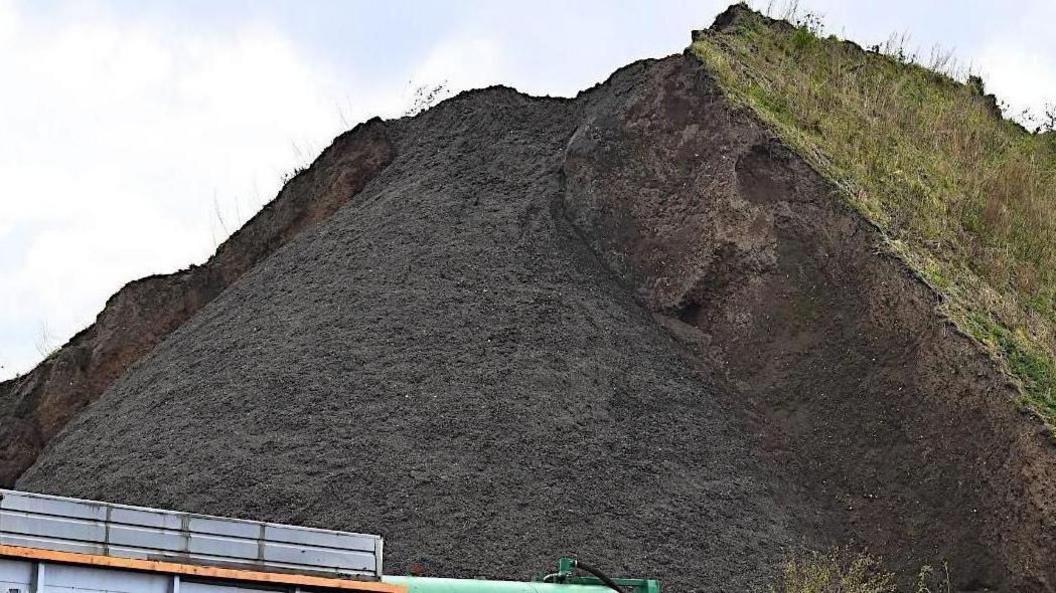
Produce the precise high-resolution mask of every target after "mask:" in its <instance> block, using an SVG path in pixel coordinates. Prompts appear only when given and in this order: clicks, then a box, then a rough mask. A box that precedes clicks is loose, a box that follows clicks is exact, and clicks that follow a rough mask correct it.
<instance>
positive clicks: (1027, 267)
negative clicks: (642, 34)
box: [691, 13, 1056, 428]
mask: <svg viewBox="0 0 1056 593" xmlns="http://www.w3.org/2000/svg"><path fill="white" fill-rule="evenodd" d="M691 48H692V51H693V53H694V54H695V55H696V56H697V58H698V59H699V60H700V61H701V62H702V63H703V64H704V65H705V66H706V67H707V69H708V70H709V71H710V73H711V74H712V76H713V77H714V78H715V79H716V80H717V82H718V83H719V85H720V86H721V87H722V88H723V90H724V91H725V92H726V93H727V95H728V96H729V97H730V98H731V99H732V100H734V101H735V102H736V103H738V104H741V105H743V106H746V107H748V108H750V109H752V110H753V111H754V112H755V113H756V114H758V116H759V117H760V118H761V119H762V120H763V121H764V122H765V123H766V124H767V125H768V126H770V127H771V128H772V129H773V130H774V131H775V133H777V135H778V136H779V137H780V138H781V139H782V140H783V141H784V142H785V143H786V144H788V145H789V147H790V148H792V149H793V150H795V151H796V152H797V153H799V154H800V155H801V156H802V157H804V158H805V159H806V160H807V161H808V162H809V163H810V164H811V165H812V166H813V167H814V168H815V169H816V170H817V171H819V172H820V173H821V174H822V175H823V176H825V177H826V178H828V179H829V180H830V181H832V182H833V183H834V184H835V185H836V186H838V187H839V188H840V189H841V190H842V193H843V195H844V196H845V197H846V199H847V200H848V202H849V203H850V204H851V205H853V206H854V207H856V208H857V209H858V210H859V211H860V212H861V213H862V214H863V215H864V216H866V217H867V218H868V219H869V220H871V221H872V222H874V223H875V224H876V225H877V226H878V227H879V228H880V229H881V231H882V232H883V233H884V235H885V236H886V237H887V240H888V246H889V248H890V249H891V251H892V252H893V253H895V254H897V255H898V256H899V257H901V258H902V259H903V260H904V261H906V262H907V264H909V265H910V266H911V267H912V268H913V269H915V270H916V271H917V272H918V274H919V275H920V277H921V278H923V279H924V280H925V281H926V282H927V283H928V284H929V285H931V286H932V287H933V288H934V289H935V290H936V291H938V292H939V293H940V294H942V295H943V296H944V304H943V306H942V308H943V312H944V313H945V314H946V315H948V316H949V318H950V319H951V320H952V321H953V322H954V323H955V324H956V325H957V326H958V328H959V329H961V330H962V331H963V332H964V333H966V334H968V335H970V336H972V337H974V338H975V339H976V340H978V341H979V343H981V344H983V345H984V346H985V347H986V349H987V350H988V351H989V352H990V353H991V354H992V355H993V357H994V359H995V360H996V361H998V363H999V364H1000V365H1001V367H1002V368H1003V369H1004V370H1005V371H1006V373H1007V374H1008V375H1009V376H1010V377H1011V378H1012V379H1013V380H1014V382H1015V384H1016V385H1018V386H1019V388H1020V392H1021V394H1022V401H1023V402H1024V403H1025V404H1027V405H1029V406H1030V407H1031V409H1033V410H1034V411H1035V412H1036V413H1037V414H1038V415H1039V416H1040V417H1041V418H1042V419H1043V420H1044V421H1045V422H1046V424H1047V425H1048V426H1049V427H1050V428H1052V427H1054V426H1056V397H1054V395H1053V394H1054V393H1056V364H1054V360H1056V339H1054V336H1056V141H1054V139H1053V138H1054V134H1053V133H1052V132H1049V133H1041V132H1034V133H1032V132H1028V131H1027V130H1025V129H1024V128H1023V127H1021V126H1020V125H1018V124H1016V123H1015V122H1012V121H1009V120H1006V119H1004V118H1002V117H1001V115H1000V112H999V111H998V110H997V107H996V104H995V102H994V100H993V98H992V97H988V96H986V95H985V92H984V91H983V86H982V82H981V81H980V80H978V79H976V78H974V77H973V78H971V79H970V80H969V81H968V82H967V83H963V82H960V81H959V80H957V79H956V78H955V76H953V75H952V74H951V73H949V72H944V71H942V70H943V68H944V67H945V64H948V63H949V56H948V55H946V56H940V57H939V58H937V59H936V61H935V64H934V67H933V68H929V67H925V66H922V65H920V64H918V63H915V62H914V61H913V59H912V58H911V57H908V56H907V55H906V53H905V51H904V50H903V49H901V47H900V46H899V47H894V46H890V45H889V46H888V47H887V48H886V51H885V50H882V49H880V48H877V49H872V50H864V49H862V48H860V47H859V46H857V45H855V44H853V43H849V42H846V41H842V40H840V39H837V38H835V37H832V36H828V37H825V36H822V35H821V34H820V24H819V23H818V21H817V20H816V19H815V18H813V17H809V18H807V19H805V20H800V21H799V23H798V25H788V24H787V23H784V22H781V21H772V20H770V19H768V18H766V17H764V16H762V15H759V14H756V13H746V14H745V15H744V16H743V18H741V19H740V20H739V21H738V24H737V26H736V27H735V28H733V29H732V30H729V31H727V32H715V31H707V32H704V33H703V34H701V35H698V36H697V38H696V39H695V40H694V42H693V45H692V46H691Z"/></svg>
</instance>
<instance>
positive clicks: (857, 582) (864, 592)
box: [770, 548, 952, 593]
mask: <svg viewBox="0 0 1056 593" xmlns="http://www.w3.org/2000/svg"><path fill="white" fill-rule="evenodd" d="M897 582H898V579H897V578H896V575H895V574H894V573H893V572H890V571H889V570H887V569H886V568H884V566H883V563H882V562H881V561H880V560H879V559H877V558H875V557H873V556H870V555H868V554H865V553H857V554H851V553H850V552H848V551H847V550H846V549H843V548H836V549H834V550H831V551H829V552H827V553H820V552H813V553H811V554H808V555H799V556H790V557H789V558H788V559H787V560H786V561H785V563H784V564H783V565H782V566H781V572H780V575H779V576H778V578H777V582H776V584H775V585H774V586H772V587H771V588H770V591H771V593H898V591H900V590H901V589H900V588H899V586H898V584H897ZM951 588H952V587H951V584H950V574H949V569H948V568H947V567H946V566H945V565H944V566H943V567H942V571H937V570H935V569H934V568H932V567H931V566H923V567H921V569H920V570H919V571H918V572H917V575H916V579H915V581H914V584H913V588H912V592H913V593H950V591H951Z"/></svg>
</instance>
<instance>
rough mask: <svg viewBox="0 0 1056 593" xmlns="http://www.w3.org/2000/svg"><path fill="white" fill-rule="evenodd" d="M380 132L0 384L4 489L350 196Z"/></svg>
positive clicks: (356, 142) (0, 481)
mask: <svg viewBox="0 0 1056 593" xmlns="http://www.w3.org/2000/svg"><path fill="white" fill-rule="evenodd" d="M388 133H389V132H388V125H387V124H386V123H385V122H383V121H382V120H381V119H378V118H374V119H372V120H370V121H368V122H365V123H363V124H360V125H358V126H356V127H355V128H353V129H352V130H350V131H348V132H345V133H343V134H341V135H340V136H338V137H337V138H335V139H334V141H333V143H332V144H331V145H330V146H329V147H328V148H327V149H326V150H324V151H323V152H322V153H321V154H320V155H319V157H318V158H317V159H316V160H315V161H314V162H313V163H312V165H311V166H310V167H308V168H307V169H305V170H303V171H300V172H299V173H297V174H296V175H295V176H294V177H293V178H291V179H290V180H289V182H287V183H286V185H285V186H284V187H283V188H282V190H280V191H279V194H278V195H277V196H276V197H275V199H274V200H272V201H271V202H269V203H268V204H267V205H265V206H264V207H263V208H262V209H261V210H260V212H258V213H257V214H256V215H254V216H253V217H252V218H251V219H250V220H249V221H247V222H246V223H245V224H244V225H243V226H242V227H241V228H240V229H238V230H237V231H235V232H234V234H232V235H231V236H230V237H229V238H228V239H227V240H226V241H224V242H223V243H222V244H220V246H219V247H217V249H216V252H215V253H214V254H213V256H211V257H210V258H209V260H208V261H207V262H206V263H205V264H203V265H200V266H195V265H192V266H191V267H189V268H187V269H185V270H180V271H178V272H175V273H172V274H163V275H154V276H148V277H146V278H141V279H139V280H135V281H132V282H129V283H128V284H126V285H125V286H124V287H122V288H121V289H120V290H118V291H117V292H116V293H114V295H113V296H111V297H110V298H109V299H108V300H107V302H106V305H105V306H104V308H103V310H102V311H101V312H100V313H99V315H98V316H97V317H96V320H95V322H94V323H92V325H90V326H88V327H87V328H85V329H84V330H82V331H80V332H78V333H77V334H76V335H75V336H73V338H71V339H70V340H69V341H68V342H67V343H66V344H65V345H63V346H62V347H61V348H59V349H58V350H57V351H55V352H54V353H52V354H51V355H49V356H48V357H47V358H46V359H45V360H44V361H42V362H41V363H40V364H38V365H37V366H36V367H35V368H34V369H33V370H31V371H29V372H28V373H26V374H25V375H22V376H20V377H16V378H14V379H11V380H8V381H5V382H3V383H0V486H2V487H5V488H6V487H10V486H12V485H13V484H14V483H15V481H16V480H17V479H18V477H19V476H20V475H21V474H22V473H23V472H24V471H25V470H26V469H27V468H28V467H30V466H31V465H32V464H33V463H34V462H35V461H36V458H37V456H38V455H39V454H40V452H41V451H42V450H43V448H44V447H45V446H46V445H47V443H48V441H49V440H50V439H51V438H52V437H53V436H55V435H56V434H57V433H58V432H59V431H60V430H62V428H63V427H64V426H65V425H66V424H67V423H68V422H69V421H70V420H71V419H72V418H73V417H74V416H76V415H77V414H78V413H79V412H80V410H82V409H83V408H84V407H85V406H87V405H88V404H90V403H91V402H93V401H95V400H96V399H97V398H98V397H99V396H100V395H102V393H103V392H104V391H105V390H106V389H107V388H108V387H109V386H110V385H111V384H113V382H114V381H116V380H117V379H118V378H119V377H120V376H121V375H122V374H123V373H124V372H125V371H126V370H127V369H128V368H129V367H130V366H132V365H133V364H135V363H136V362H137V361H138V360H140V359H141V358H142V357H143V356H144V355H145V354H147V353H148V352H150V351H151V349H153V348H154V346H155V345H157V344H158V343H159V342H161V341H162V340H163V339H165V337H166V336H168V335H169V334H170V333H172V332H173V331H174V330H175V329H176V328H178V327H180V326H181V325H182V324H183V323H184V322H186V321H187V320H188V319H190V318H191V316H193V315H194V314H195V313H196V312H197V311H199V310H200V309H201V308H202V307H204V306H205V305H206V304H207V303H209V302H210V301H211V300H213V299H214V298H215V297H216V296H217V295H218V294H220V293H221V292H223V290H224V289H225V288H227V287H228V286H229V285H230V284H231V283H232V282H234V281H235V280H236V279H238V278H239V277H240V276H242V275H243V274H244V273H245V272H246V271H247V270H249V269H251V268H252V267H253V266H255V265H257V264H258V263H260V262H261V261H263V260H264V259H266V258H267V257H268V256H269V255H271V254H272V253H274V252H275V251H276V250H277V249H279V248H280V247H282V246H283V245H285V244H286V243H287V242H289V241H290V239H292V238H293V237H295V236H297V235H298V234H299V233H301V232H303V231H304V230H306V229H309V228H312V227H314V226H315V225H317V224H319V222H320V221H323V220H326V219H327V218H329V217H330V216H331V215H332V214H333V213H334V212H335V211H337V209H338V208H340V207H341V206H342V205H343V204H345V203H347V202H348V201H349V200H351V199H352V198H353V197H354V196H355V195H356V194H358V193H359V192H360V191H361V190H362V189H363V187H364V186H365V185H366V184H367V182H369V181H370V180H371V179H373V178H374V177H375V176H377V174H378V173H379V172H380V171H381V170H383V169H384V168H385V167H386V166H387V165H388V164H389V163H390V162H391V161H392V159H393V157H394V147H393V143H392V142H391V140H390V138H389V137H388Z"/></svg>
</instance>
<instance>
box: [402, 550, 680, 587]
mask: <svg viewBox="0 0 1056 593" xmlns="http://www.w3.org/2000/svg"><path fill="white" fill-rule="evenodd" d="M576 569H579V570H583V571H585V572H588V573H591V575H590V576H585V575H577V574H576ZM381 581H382V582H383V583H389V584H392V585H400V586H403V587H406V588H407V593H613V591H619V592H621V593H660V582H659V581H656V580H653V579H623V578H609V577H607V576H605V575H604V574H602V573H601V572H600V571H598V570H597V569H595V568H594V567H592V566H590V565H589V564H586V563H584V562H581V561H579V560H576V559H575V558H561V559H560V560H559V561H558V566H557V572H555V573H552V574H549V575H546V576H545V577H542V578H541V579H538V580H535V581H492V580H486V579H448V578H437V577H418V576H393V575H384V576H382V577H381Z"/></svg>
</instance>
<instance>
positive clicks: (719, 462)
mask: <svg viewBox="0 0 1056 593" xmlns="http://www.w3.org/2000/svg"><path fill="white" fill-rule="evenodd" d="M384 125H385V126H387V130H386V134H387V137H388V138H390V139H391V142H392V143H393V146H394V149H393V150H394V153H395V156H394V158H393V159H392V161H391V163H390V164H389V165H388V166H387V167H386V168H385V169H384V170H383V171H381V172H380V173H379V174H378V175H377V176H376V177H374V178H373V179H372V180H371V181H370V182H369V183H368V184H367V185H366V186H365V187H364V188H363V190H362V191H360V192H359V193H358V194H356V195H355V197H353V198H352V199H351V200H350V201H349V202H348V203H347V204H346V205H344V206H342V207H341V208H340V209H339V210H337V211H336V212H335V213H334V214H333V216H332V217H330V218H329V219H328V220H326V221H325V222H321V223H320V224H318V225H317V226H315V227H314V228H312V229H310V230H306V231H304V232H302V233H301V234H300V235H298V236H297V237H295V238H294V239H292V240H291V241H290V242H289V243H288V244H286V245H285V246H284V247H282V248H280V249H279V250H278V251H276V252H275V253H274V254H272V255H271V256H270V257H268V258H267V259H265V260H263V261H262V262H261V263H259V264H257V265H256V266H255V267H253V268H252V269H251V270H250V271H249V272H247V273H246V274H245V275H243V276H242V277H241V278H240V279H238V280H237V281H235V282H234V283H233V284H232V285H231V286H230V287H228V288H227V289H226V290H225V291H224V292H222V293H221V294H220V295H219V296H217V297H216V298H215V299H214V300H213V301H212V302H210V303H209V304H208V305H207V306H205V307H204V308H203V309H202V310H201V311H200V312H198V314H196V315H195V316H194V317H193V318H191V320H190V321H188V322H187V323H186V324H184V325H183V326H182V327H180V328H179V329H178V330H176V331H175V332H174V333H173V334H172V335H171V336H169V337H168V339H166V340H165V341H164V342H162V343H161V344H160V345H158V346H157V347H156V348H155V349H154V350H153V351H152V352H151V353H150V354H149V355H148V356H146V357H145V358H143V359H142V360H140V361H139V362H138V363H137V364H136V365H135V366H133V367H132V368H131V369H130V370H129V371H128V372H127V373H126V374H125V375H124V376H123V377H122V378H121V379H120V380H119V381H117V383H115V384H114V385H113V386H112V387H111V388H110V389H109V390H108V391H107V392H106V393H105V394H104V396H103V397H102V398H101V399H100V400H99V401H98V402H96V403H95V404H94V405H93V406H91V407H90V408H89V409H88V410H87V411H86V412H85V413H83V414H82V415H81V416H80V417H79V418H77V419H76V420H75V421H73V422H72V423H71V424H70V425H68V426H67V428H66V430H65V431H64V432H63V433H62V434H60V436H59V437H57V438H56V439H55V440H53V442H52V443H51V444H50V445H49V447H48V449H47V450H46V451H45V452H44V454H43V455H42V456H41V457H40V459H39V461H38V462H37V464H36V465H35V466H33V468H31V469H30V470H29V471H28V472H27V473H26V474H25V475H24V476H23V477H22V479H21V480H20V482H19V486H20V487H23V488H27V489H31V490H42V491H48V492H54V493H61V494H68V495H75V496H84V497H91V498H101V499H108V500H115V501H120V502H127V503H139V504H149V505H158V506H166V507H175V508H179V509H186V510H191V511H198V512H208V513H218V514H231V515H241V516H247V517H253V518H257V519H266V520H276V521H289V522H295V523H303V524H309V525H316V526H323V527H328V528H336V529H352V530H362V531H368V532H380V533H383V534H384V535H385V536H386V538H387V541H386V551H387V553H386V562H387V566H388V568H389V570H390V571H393V572H399V571H402V570H404V569H406V568H407V567H408V565H410V564H411V563H415V562H417V563H421V564H423V565H424V566H425V567H426V570H427V571H428V573H430V574H433V575H445V576H477V575H484V576H491V577H502V578H523V577H527V576H529V575H530V574H532V573H536V572H539V571H542V570H545V569H546V568H547V567H548V566H549V565H550V563H551V562H552V560H553V559H554V558H555V557H557V556H558V555H560V554H562V553H576V554H579V555H581V556H582V557H584V558H589V559H591V560H592V561H594V562H595V563H596V564H599V565H601V566H604V567H605V568H606V569H608V570H609V571H611V572H613V573H618V574H626V575H642V576H656V577H659V578H661V579H663V580H664V581H665V583H666V585H667V586H668V587H669V589H670V590H674V591H686V590H691V589H699V590H707V591H743V590H746V589H750V588H752V587H755V586H763V585H764V584H765V583H766V582H767V580H768V579H769V578H771V577H772V576H773V573H774V571H775V569H776V567H777V565H778V564H779V562H780V560H781V558H782V556H783V555H784V554H785V553H786V551H788V550H792V549H796V548H798V547H800V546H806V547H811V548H819V547H827V546H830V545H834V544H848V545H851V546H853V547H866V548H868V549H870V550H871V551H873V552H875V553H879V554H881V555H883V556H884V557H885V559H886V560H888V561H889V562H891V563H892V564H893V565H894V566H895V567H898V568H901V569H905V570H915V569H916V567H919V565H920V564H921V563H925V562H928V563H933V564H934V563H939V562H941V561H942V560H943V559H946V560H948V561H949V562H950V571H951V574H952V576H953V578H954V580H955V582H956V585H957V586H959V587H961V588H963V589H965V590H973V589H982V588H986V587H989V588H996V589H1003V590H1012V589H1014V588H1020V589H1025V590H1037V591H1042V590H1052V587H1053V585H1054V582H1056V581H1054V578H1056V573H1054V572H1053V571H1054V568H1053V565H1052V563H1051V562H1050V560H1051V556H1050V555H1051V554H1052V552H1053V551H1056V546H1054V545H1053V541H1052V537H1053V529H1052V528H1053V514H1052V510H1051V509H1052V502H1051V501H1052V500H1053V492H1052V490H1053V484H1056V481H1054V480H1053V474H1054V464H1053V461H1052V460H1053V457H1052V454H1051V451H1049V450H1047V447H1048V445H1047V443H1046V441H1045V439H1044V437H1043V436H1042V435H1040V434H1038V432H1037V429H1036V428H1035V427H1033V426H1032V425H1031V423H1030V422H1029V421H1025V420H1024V419H1022V418H1020V417H1018V414H1017V412H1016V411H1015V409H1014V407H1013V406H1012V405H1010V403H1009V401H1008V399H1009V398H1011V395H1012V392H1011V391H1010V390H1009V389H1008V388H1007V387H1006V386H1005V384H1004V382H1003V381H1002V378H1001V377H1000V375H999V374H998V373H997V372H996V371H994V370H993V369H992V365H991V364H990V363H989V361H988V360H987V359H986V358H985V356H984V355H982V354H981V353H980V352H979V351H978V350H977V349H976V348H974V347H973V345H972V344H971V343H970V342H969V341H968V340H966V339H964V338H963V337H961V336H959V335H957V334H955V333H953V332H952V331H951V330H950V328H949V327H948V326H947V325H946V324H944V323H943V322H942V321H941V319H940V318H939V317H938V316H937V315H936V314H935V313H934V312H933V306H934V297H933V296H932V295H931V293H929V292H928V291H927V289H926V288H925V287H924V286H923V285H921V284H919V283H918V282H916V281H915V279H914V278H913V277H911V276H910V275H909V274H907V273H906V271H905V270H904V269H903V268H902V267H901V266H900V265H899V264H898V263H897V262H896V261H893V260H891V259H889V258H887V257H885V256H883V255H881V254H880V253H879V250H878V249H877V239H878V237H877V236H876V235H875V233H874V231H873V230H872V229H871V228H870V227H868V226H867V225H866V224H864V223H863V222H862V221H861V220H860V218H858V217H857V216H856V215H854V214H853V213H851V212H849V211H847V210H846V209H844V208H843V207H842V206H840V202H839V200H838V198H837V197H835V196H834V195H833V194H832V193H831V191H830V189H829V188H828V187H827V186H826V185H825V183H823V182H822V180H821V179H820V178H818V177H817V176H816V175H815V174H814V173H813V172H812V171H810V170H809V169H808V168H807V167H806V166H805V165H803V164H802V162H800V161H798V160H797V159H795V158H794V157H792V156H791V155H790V154H788V153H787V151H785V150H784V149H783V148H782V147H781V146H779V145H777V144H775V143H774V142H773V141H772V140H771V139H770V138H769V136H768V134H767V133H766V132H764V131H763V130H762V129H761V128H760V127H759V126H758V125H757V124H756V123H755V122H754V121H753V120H752V119H751V118H750V117H749V116H748V115H747V114H746V113H744V112H742V111H739V110H737V109H735V108H733V107H731V106H730V105H729V103H728V102H727V101H726V100H725V99H724V98H723V97H722V96H721V94H720V93H719V92H718V90H717V87H715V86H714V84H713V83H712V82H711V81H710V80H709V78H708V77H707V75H706V73H705V72H703V71H702V70H701V68H700V66H699V64H697V63H696V62H695V61H694V60H693V59H692V58H690V57H687V56H674V57H671V58H667V59H665V60H661V61H651V62H642V63H637V64H634V65H632V66H629V67H627V68H625V69H623V70H621V71H620V72H618V73H617V74H615V75H614V76H613V78H612V79H611V80H610V81H608V82H607V83H605V84H604V85H601V86H599V87H596V88H595V89H592V90H590V91H588V92H586V93H584V94H582V95H581V96H580V97H579V98H577V99H576V100H574V101H568V100H551V99H533V98H529V97H525V96H523V95H520V94H518V93H516V92H514V91H512V90H509V89H505V88H493V89H487V90H484V91H476V92H471V93H465V94H463V95H460V96H459V97H457V98H455V99H453V100H450V101H447V102H445V103H443V104H441V105H440V106H438V107H436V108H434V109H431V110H429V111H427V112H426V113H424V114H423V115H421V116H418V117H416V118H414V119H409V120H400V121H397V122H390V123H387V124H384Z"/></svg>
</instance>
